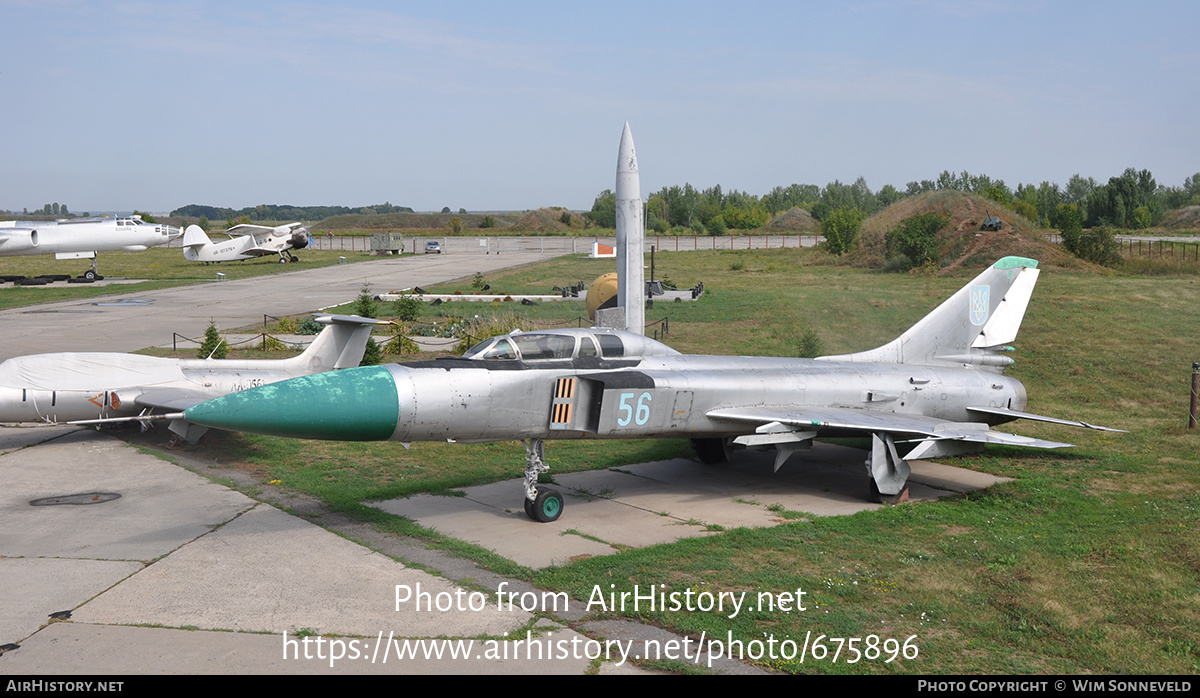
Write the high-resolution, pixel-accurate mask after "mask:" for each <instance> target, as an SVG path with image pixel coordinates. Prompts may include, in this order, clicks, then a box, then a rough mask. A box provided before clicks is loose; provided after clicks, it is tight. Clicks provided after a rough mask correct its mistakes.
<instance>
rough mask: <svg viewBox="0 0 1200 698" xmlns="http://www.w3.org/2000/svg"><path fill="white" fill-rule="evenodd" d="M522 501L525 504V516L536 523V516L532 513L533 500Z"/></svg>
mask: <svg viewBox="0 0 1200 698" xmlns="http://www.w3.org/2000/svg"><path fill="white" fill-rule="evenodd" d="M522 501H523V502H525V515H526V516H528V517H529V518H530V519H533V520H534V521H537V516H536V515H535V514H534V513H533V500H531V499H529V498H526V499H523V500H522Z"/></svg>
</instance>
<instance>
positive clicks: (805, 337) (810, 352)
mask: <svg viewBox="0 0 1200 698" xmlns="http://www.w3.org/2000/svg"><path fill="white" fill-rule="evenodd" d="M797 344H798V345H799V346H798V347H797V348H798V350H799V351H798V352H797V353H798V354H799V356H800V358H803V359H815V358H817V357H818V356H820V355H821V354H822V353H823V352H824V351H825V347H824V345H823V344H822V343H821V338H820V337H819V336H818V335H817V332H816V330H814V329H812V328H811V327H810V328H808V329H806V330H804V332H803V333H802V334H801V335H800V338H799V339H798V340H797Z"/></svg>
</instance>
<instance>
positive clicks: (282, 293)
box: [0, 252, 553, 359]
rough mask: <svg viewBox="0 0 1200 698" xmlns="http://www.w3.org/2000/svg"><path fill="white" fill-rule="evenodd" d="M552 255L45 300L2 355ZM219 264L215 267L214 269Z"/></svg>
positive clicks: (150, 337) (100, 345)
mask: <svg viewBox="0 0 1200 698" xmlns="http://www.w3.org/2000/svg"><path fill="white" fill-rule="evenodd" d="M552 256H553V255H551V254H538V253H533V252H528V253H513V254H505V255H470V256H467V255H433V256H419V257H418V256H409V257H384V258H380V259H373V260H370V261H365V262H355V263H352V264H336V265H333V266H328V267H321V268H318V269H305V270H303V271H296V272H289V273H285V274H271V275H267V276H259V277H255V278H251V279H239V280H236V281H220V282H217V281H212V282H206V283H202V284H193V285H191V286H180V287H176V288H169V289H162V290H158V291H146V292H138V293H127V294H118V295H112V296H105V297H103V298H90V299H86V300H72V301H62V302H57V303H44V304H41V305H37V306H33V307H23V308H12V309H9V310H4V311H0V327H7V328H9V329H10V331H8V332H3V333H0V359H3V358H8V357H10V356H20V355H22V354H37V353H46V352H57V351H136V350H138V349H143V348H145V347H151V346H158V345H162V344H166V343H170V341H171V333H173V332H178V333H179V334H182V335H185V336H188V337H198V336H200V335H202V334H203V333H204V328H206V327H208V323H209V321H210V320H212V321H215V322H216V323H217V327H219V328H228V327H240V326H244V325H251V324H254V323H259V322H262V319H263V315H264V314H268V315H277V316H279V315H293V314H297V313H306V312H312V311H315V310H318V309H320V308H324V307H329V306H333V305H338V304H341V303H348V302H350V301H352V300H354V298H355V297H356V296H357V295H358V293H359V290H360V289H361V288H362V285H363V284H364V283H369V284H371V286H372V289H373V290H374V291H375V292H376V293H383V292H386V291H390V290H393V289H400V288H409V287H412V286H431V285H433V284H436V283H440V282H443V281H449V280H451V279H456V278H460V277H463V276H471V275H472V274H474V273H475V272H481V273H484V274H489V273H491V272H494V271H496V270H499V269H506V268H509V267H515V266H521V265H524V264H531V263H533V262H537V261H542V260H545V259H549V258H550V257H552ZM214 268H215V267H214Z"/></svg>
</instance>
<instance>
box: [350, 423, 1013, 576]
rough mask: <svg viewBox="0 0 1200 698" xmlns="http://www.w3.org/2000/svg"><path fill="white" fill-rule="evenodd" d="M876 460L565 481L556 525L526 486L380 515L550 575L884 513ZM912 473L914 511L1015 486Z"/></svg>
mask: <svg viewBox="0 0 1200 698" xmlns="http://www.w3.org/2000/svg"><path fill="white" fill-rule="evenodd" d="M866 457H867V452H866V451H862V450H859V449H853V448H848V447H845V446H838V445H833V444H817V445H816V446H815V447H814V448H813V449H812V450H811V451H805V452H801V453H799V454H797V455H796V456H793V458H792V460H790V461H788V462H787V463H786V464H785V465H784V466H783V467H782V468H780V470H779V472H777V473H776V472H774V454H772V453H763V452H756V451H749V450H745V451H735V452H734V454H733V456H732V458H731V459H730V462H729V464H726V465H720V466H713V465H704V464H701V463H698V462H696V461H691V460H684V459H675V460H669V461H659V462H655V463H642V464H639V465H630V466H623V467H620V468H611V469H608V470H593V471H589V472H582V473H568V474H555V475H554V481H555V483H556V484H555V485H552V486H553V487H555V488H556V489H558V490H559V491H561V492H562V493H563V494H564V496H565V498H566V508H565V509H564V512H563V515H562V517H561V518H559V520H558V521H554V522H552V523H536V522H533V521H531V520H529V518H528V517H526V516H525V513H524V511H523V509H522V502H523V499H522V497H523V494H522V492H523V491H522V488H521V481H520V480H519V479H517V480H508V481H505V482H498V483H492V484H490V485H481V486H478V487H469V488H466V490H464V492H465V496H463V497H441V496H433V495H417V496H414V497H409V498H406V499H392V500H388V501H385V502H374V503H370V505H371V506H375V507H377V508H379V509H382V510H383V511H386V512H388V513H390V514H395V515H397V516H403V517H406V518H409V519H412V520H414V521H416V522H417V523H419V524H421V525H422V526H427V527H429V528H433V529H435V530H437V531H439V532H441V533H444V534H446V535H449V536H452V537H455V538H460V539H462V540H466V541H469V542H472V543H475V544H476V545H479V546H481V547H484V548H487V549H489V550H492V551H494V552H496V553H497V554H499V555H502V556H504V557H506V558H508V559H510V560H512V561H514V562H516V563H518V564H521V565H525V566H526V567H532V568H542V567H548V566H551V565H561V564H565V563H567V562H570V561H571V560H573V559H578V558H581V557H590V556H594V555H607V554H612V553H615V552H617V551H619V550H620V549H621V548H623V547H644V546H648V545H655V544H658V543H668V542H671V541H676V540H679V539H682V538H691V537H696V536H704V535H711V534H712V533H713V532H715V531H720V530H724V529H729V528H736V527H741V526H746V527H764V526H775V525H778V524H780V523H784V522H786V521H789V520H791V519H787V518H785V517H784V516H783V513H784V512H800V513H802V514H805V515H809V516H839V515H845V514H853V513H855V512H859V511H864V510H868V509H878V508H880V507H881V506H883V505H880V504H872V503H870V502H868V501H867V499H866V497H867V490H868V484H867V482H868V481H867V478H866V468H865V466H864V462H865V460H866ZM910 466H911V467H912V470H913V472H912V476H911V477H910V478H909V499H910V501H933V500H936V499H938V498H940V497H944V496H948V495H952V494H957V493H962V492H969V491H972V490H976V489H981V488H984V487H990V486H991V485H994V484H996V483H997V482H1003V481H1006V480H1007V478H999V477H994V476H991V475H986V474H984V473H977V472H973V471H970V470H964V469H962V468H955V467H953V466H947V465H942V464H938V463H932V462H929V461H916V462H914V463H911V464H910ZM542 487H544V485H542Z"/></svg>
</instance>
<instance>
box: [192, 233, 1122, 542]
mask: <svg viewBox="0 0 1200 698" xmlns="http://www.w3.org/2000/svg"><path fill="white" fill-rule="evenodd" d="M1037 275H1038V269H1037V262H1036V261H1035V260H1032V259H1026V258H1021V257H1005V258H1003V259H1001V260H999V261H998V262H996V263H995V264H993V265H992V266H991V267H989V268H988V269H987V270H985V271H984V272H983V273H981V274H980V275H979V276H978V277H976V278H975V279H974V280H972V281H971V282H970V283H969V284H967V285H966V286H964V287H963V288H962V289H961V290H959V291H958V292H957V293H955V294H954V295H953V296H951V297H950V298H949V299H948V300H947V301H945V302H944V303H942V304H941V305H940V306H938V307H937V308H936V309H935V310H933V312H931V313H930V314H929V315H927V316H926V317H925V318H923V319H922V320H921V321H919V322H918V323H917V324H916V325H914V326H913V327H912V328H911V329H909V330H908V331H907V332H905V333H904V334H902V335H901V336H900V337H899V338H897V339H896V340H894V341H892V342H891V343H889V344H886V345H884V346H882V347H879V348H877V349H874V350H871V351H866V352H862V353H857V354H847V355H842V356H826V357H822V358H820V359H792V358H775V357H758V356H695V355H684V354H680V353H678V352H676V351H675V350H674V349H671V348H670V347H668V346H666V345H665V344H662V343H660V342H658V341H655V340H652V339H648V338H646V337H643V336H641V335H637V334H632V333H629V332H623V331H617V330H608V329H600V328H590V329H568V330H546V331H538V332H525V333H519V332H513V333H511V334H508V335H504V336H501V337H493V338H491V339H488V340H485V341H484V342H482V343H480V344H478V345H476V346H475V347H473V348H472V349H470V350H469V351H468V352H467V353H466V354H464V355H463V356H462V357H461V358H447V359H438V360H434V361H417V362H411V363H404V364H389V365H386V366H371V367H365V368H357V369H351V370H348V371H339V372H337V373H324V374H319V375H313V376H308V377H303V378H296V379H293V380H290V381H285V382H282V383H275V384H273V385H268V386H264V387H262V388H255V389H253V390H246V391H242V392H239V393H233V394H229V395H225V396H224V397H220V398H216V399H215V400H210V401H208V402H205V403H202V404H199V405H195V406H193V407H190V408H188V409H187V410H186V411H184V412H183V413H182V414H180V415H178V417H179V418H182V419H186V420H188V421H189V422H193V423H195V424H200V425H204V426H208V427H214V428H219V429H230V430H235V431H247V432H253V433H259V434H271V435H276V436H289V437H295V438H307V439H332V440H344V441H382V440H392V441H401V442H409V441H442V440H445V441H458V442H484V441H504V440H513V439H521V440H523V441H524V443H525V449H526V454H527V467H526V470H525V511H526V513H528V514H529V516H530V517H531V518H533V519H535V520H538V521H552V520H554V519H556V518H558V516H559V515H560V514H561V512H562V508H563V498H562V495H561V494H559V493H558V492H556V491H554V490H552V489H549V488H538V487H537V486H536V483H537V476H538V473H540V472H543V471H545V470H547V466H546V465H545V463H544V460H543V441H544V440H545V439H572V438H576V439H577V438H612V439H630V438H688V439H691V440H692V444H693V446H694V447H695V449H696V452H697V454H698V455H699V457H700V459H701V460H703V461H705V462H717V461H720V460H723V459H724V458H725V457H726V456H727V454H728V450H727V449H729V448H730V447H731V446H732V445H735V444H736V445H741V446H746V447H749V448H757V449H772V450H774V451H775V452H776V454H777V455H776V459H775V467H776V469H778V468H779V466H781V465H782V464H783V463H784V462H785V461H786V460H787V459H788V458H789V456H791V455H792V454H793V453H795V452H796V451H797V450H800V449H804V448H807V447H810V446H811V444H812V440H813V439H814V438H816V437H818V436H847V435H851V436H863V435H870V437H871V440H872V444H873V445H872V449H871V456H870V458H869V460H868V461H867V474H868V476H869V486H870V491H871V493H872V495H873V496H874V497H875V498H876V499H877V500H883V501H891V502H895V501H902V500H903V499H904V498H905V497H906V495H907V489H906V482H907V479H908V475H909V466H908V464H907V463H906V461H907V460H912V459H917V458H929V457H938V456H947V455H955V454H959V453H965V452H969V451H972V450H978V449H981V448H982V445H983V444H987V443H999V444H1007V445H1020V446H1032V447H1036V448H1059V447H1062V446H1069V445H1070V444H1065V443H1058V442H1054V441H1045V440H1041V439H1033V438H1028V437H1023V436H1016V435H1013V434H1006V433H1003V432H998V431H993V430H992V429H991V427H992V426H993V425H995V424H1001V423H1004V422H1009V421H1012V420H1015V419H1035V420H1042V421H1048V422H1053V423H1056V424H1063V425H1070V426H1077V427H1088V428H1091V429H1104V430H1107V431H1117V430H1109V429H1106V428H1105V427H1096V426H1093V425H1090V424H1086V423H1084V422H1073V421H1068V420H1060V419H1054V418H1051V417H1042V416H1040V415H1035V414H1030V413H1027V412H1024V409H1025V406H1026V394H1025V388H1024V386H1022V385H1021V383H1020V382H1018V381H1017V380H1015V379H1013V378H1009V377H1007V376H1004V375H1002V373H1003V370H1004V367H1005V366H1007V365H1009V364H1011V363H1012V359H1010V358H1008V357H1006V356H1002V355H1001V353H1002V352H1004V351H1007V350H1009V349H1011V347H1007V346H1005V344H1006V343H1007V342H1010V341H1012V340H1013V339H1014V338H1015V337H1016V335H1017V330H1018V329H1019V328H1020V324H1021V319H1022V317H1023V316H1024V314H1025V308H1026V306H1027V305H1028V303H1029V298H1030V296H1031V294H1032V292H1033V287H1034V283H1035V281H1036V280H1037ZM897 440H909V441H915V442H916V446H915V447H914V448H913V449H912V450H911V451H910V452H908V453H907V454H906V455H905V456H903V457H901V456H900V455H899V452H898V451H897V448H896V443H897Z"/></svg>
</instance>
